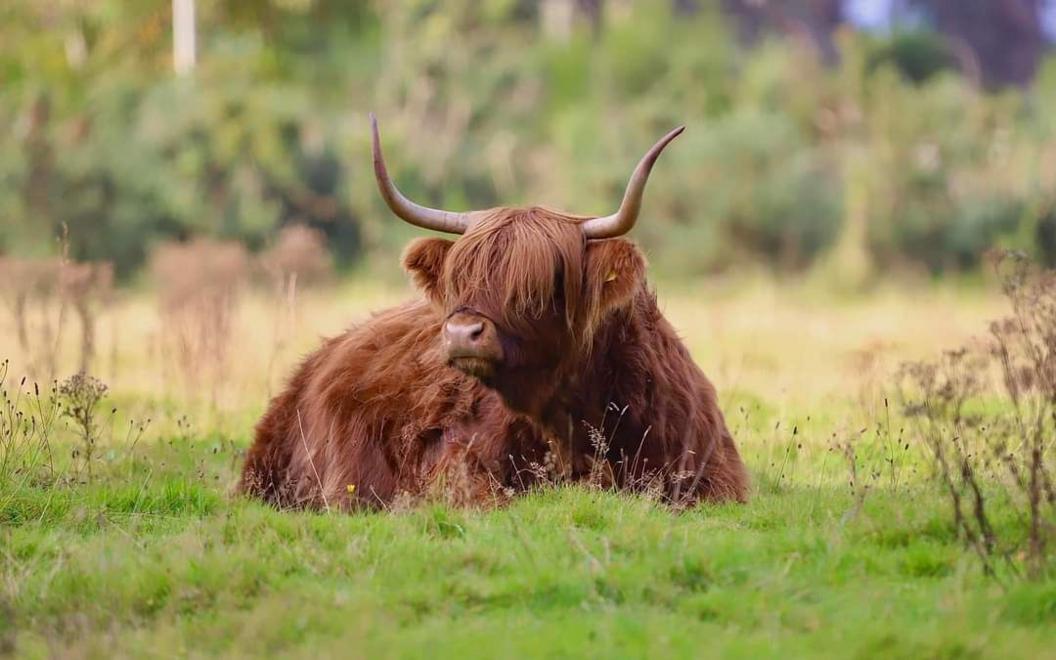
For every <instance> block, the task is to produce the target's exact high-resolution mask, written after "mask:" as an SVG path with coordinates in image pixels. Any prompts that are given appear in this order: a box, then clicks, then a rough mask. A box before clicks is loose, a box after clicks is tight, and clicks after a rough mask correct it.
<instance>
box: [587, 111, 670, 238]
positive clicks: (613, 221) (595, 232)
mask: <svg viewBox="0 0 1056 660" xmlns="http://www.w3.org/2000/svg"><path fill="white" fill-rule="evenodd" d="M684 130H686V127H685V126H679V127H678V128H676V129H675V130H673V131H671V132H670V133H668V134H667V135H665V136H664V137H662V138H660V141H659V142H657V143H656V144H654V145H653V148H652V149H650V150H649V151H647V152H646V154H645V156H643V157H642V159H641V160H640V161H638V167H635V168H634V173H633V174H631V179H630V181H628V182H627V190H626V191H625V192H624V193H623V202H621V203H620V209H619V210H618V211H616V212H615V213H613V214H612V215H607V216H604V217H602V218H591V219H590V220H586V221H584V222H583V223H582V224H581V225H580V227H582V229H583V233H584V234H586V236H587V238H615V237H616V236H622V235H624V234H626V233H627V232H629V231H630V230H631V228H632V227H634V223H635V222H637V221H638V212H639V211H640V210H641V209H642V196H643V195H644V193H645V182H646V181H648V180H649V172H651V171H652V169H653V164H654V163H656V159H657V158H658V157H659V156H660V152H661V151H663V150H664V147H666V146H667V145H668V143H670V142H671V140H674V139H675V138H676V137H678V136H679V135H681V133H682V131H684Z"/></svg>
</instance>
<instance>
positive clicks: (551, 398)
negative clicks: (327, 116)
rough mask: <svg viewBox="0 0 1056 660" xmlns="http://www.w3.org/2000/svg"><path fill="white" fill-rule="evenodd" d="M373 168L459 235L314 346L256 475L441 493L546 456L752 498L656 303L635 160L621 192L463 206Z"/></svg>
mask: <svg viewBox="0 0 1056 660" xmlns="http://www.w3.org/2000/svg"><path fill="white" fill-rule="evenodd" d="M371 121H372V125H373V126H372V127H373V148H374V170H375V175H376V177H377V182H378V186H379V189H380V191H381V195H382V197H383V198H384V199H385V201H386V203H387V204H388V206H389V208H390V209H391V210H392V211H393V213H394V214H395V215H397V216H398V217H400V218H402V219H403V220H405V221H407V222H409V223H410V224H412V225H416V226H418V227H422V228H425V229H432V230H437V231H441V232H446V233H450V234H457V235H459V236H460V237H459V238H458V239H456V240H453V241H452V240H444V239H440V238H420V239H417V240H415V241H414V242H412V243H411V244H410V245H409V246H408V248H407V250H406V252H405V253H404V256H403V265H404V267H405V269H406V270H407V271H408V272H409V273H410V276H411V278H412V279H413V280H414V282H415V284H416V285H417V287H418V288H419V289H420V290H421V292H422V294H423V299H421V300H416V301H414V302H409V303H406V304H404V305H402V306H399V307H396V308H394V309H390V310H388V311H385V312H382V313H380V314H377V315H375V316H373V317H372V318H370V319H369V320H368V321H366V322H364V323H362V324H360V325H358V326H355V327H353V328H351V329H349V330H348V331H346V332H345V333H344V334H342V335H340V336H338V337H335V338H333V339H330V340H328V341H327V342H326V343H325V344H324V345H323V347H322V348H320V349H319V350H318V351H317V352H315V353H314V354H313V355H311V356H310V357H308V358H307V359H306V360H305V361H304V363H303V364H302V365H301V366H300V368H299V369H298V370H297V372H296V374H295V375H294V376H293V378H292V379H291V380H290V382H289V384H288V385H287V387H286V389H285V391H284V392H282V393H281V394H280V395H279V396H277V397H275V398H274V399H273V400H272V402H271V404H270V407H269V409H268V411H267V412H266V413H265V415H264V417H263V418H262V419H261V421H260V422H259V424H258V425H257V427H256V439H255V442H254V443H253V446H252V447H251V448H250V450H249V454H248V457H247V459H246V463H245V467H244V469H243V474H242V480H241V483H240V488H241V490H242V492H245V493H248V494H251V495H254V496H257V497H260V498H263V499H264V500H266V501H269V502H272V503H274V504H276V505H279V506H308V507H313V508H321V507H326V508H331V507H334V508H339V509H346V508H354V507H357V506H386V505H388V504H390V503H391V502H392V501H393V500H394V499H395V498H397V497H399V496H401V495H404V494H407V495H410V496H412V497H413V496H423V495H428V494H430V493H432V494H437V495H440V496H443V497H446V498H447V499H449V500H453V501H456V502H459V503H465V504H479V503H490V502H496V501H499V500H501V499H502V498H504V497H506V496H507V495H509V494H510V493H514V492H518V491H522V490H525V489H527V488H530V487H531V486H532V484H534V483H537V482H538V480H539V479H540V478H545V477H546V476H547V475H546V473H547V472H548V471H549V472H556V473H558V474H560V475H562V476H564V477H566V478H569V479H572V480H575V479H585V478H587V477H588V476H589V477H590V478H592V479H595V480H596V479H599V478H600V479H602V480H603V481H604V483H605V484H607V485H610V486H612V487H617V488H624V489H634V490H641V489H651V490H653V491H654V492H657V493H659V494H660V495H661V496H662V497H663V498H665V499H666V500H668V501H671V502H673V503H677V504H692V503H694V502H696V501H698V500H701V499H705V500H713V501H715V500H738V501H744V500H745V499H746V498H747V494H748V479H747V475H746V472H745V469H744V466H743V464H742V462H741V458H740V455H739V454H738V451H737V448H736V446H735V445H734V441H733V438H732V436H731V435H730V432H729V431H728V429H727V427H726V424H725V422H724V420H723V416H722V413H721V412H720V410H719V407H718V405H717V402H716V395H715V389H714V387H713V386H712V385H711V383H710V382H709V381H708V379H707V378H706V377H705V376H704V374H703V373H702V372H701V370H700V369H699V368H698V367H697V365H696V364H694V362H693V360H692V358H691V357H690V355H689V352H688V351H687V349H686V347H685V345H684V344H683V343H682V342H681V340H680V339H679V338H678V335H677V334H676V333H675V331H674V329H673V328H672V327H671V325H670V324H669V323H668V322H667V320H666V319H665V318H664V316H663V315H662V314H661V312H660V310H659V308H658V306H657V301H656V296H655V294H654V293H653V292H652V291H651V290H650V288H649V287H648V286H647V284H646V279H645V269H646V263H645V259H644V258H643V256H642V254H641V253H640V252H639V250H638V248H637V247H635V245H634V244H633V243H631V242H630V241H628V240H626V239H624V238H621V236H623V235H624V234H626V233H627V232H628V231H629V230H630V229H631V228H632V227H633V226H634V224H635V222H636V221H637V219H638V215H639V210H640V207H641V203H642V196H643V192H644V189H645V184H646V180H647V179H648V176H649V173H650V171H651V170H652V167H653V164H654V163H655V161H656V159H657V157H658V156H659V155H660V152H661V151H662V150H663V149H664V147H666V146H667V144H668V143H669V142H671V140H673V139H674V138H675V137H676V136H678V135H679V133H681V132H682V128H679V129H676V130H674V131H672V132H670V133H668V134H667V135H666V136H664V138H663V139H661V140H660V141H659V142H658V143H657V144H656V145H654V146H653V147H652V149H650V150H649V152H648V153H646V155H645V156H644V157H643V158H642V160H641V162H639V164H638V166H637V168H636V169H635V171H634V173H633V175H632V176H631V179H630V181H629V183H628V185H627V189H626V192H625V194H624V198H623V201H622V203H621V205H620V208H619V210H618V211H617V212H616V213H614V214H613V215H610V216H605V217H584V216H577V215H570V214H567V213H561V212H558V211H554V210H551V209H547V208H542V207H530V208H495V209H490V210H485V211H474V212H468V213H454V212H449V211H443V210H438V209H431V208H426V207H423V206H420V205H418V204H416V203H414V202H412V201H410V200H409V199H407V198H406V197H404V196H403V195H402V194H401V193H400V192H399V190H397V188H396V187H395V184H394V183H393V182H392V181H391V179H390V178H389V175H388V172H387V170H386V167H385V161H384V159H383V156H382V151H381V144H380V138H379V135H378V129H377V122H376V121H375V120H374V118H373V116H372V117H371Z"/></svg>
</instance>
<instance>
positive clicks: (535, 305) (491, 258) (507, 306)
mask: <svg viewBox="0 0 1056 660" xmlns="http://www.w3.org/2000/svg"><path fill="white" fill-rule="evenodd" d="M555 220H556V221H557V222H555ZM582 220H583V218H581V217H579V216H570V215H565V214H562V213H559V212H557V211H551V210H549V209H546V208H542V207H531V208H526V209H507V208H500V209H494V210H493V211H492V212H491V213H490V214H489V215H486V216H484V217H482V218H481V219H480V220H478V221H477V224H476V225H474V227H473V231H472V232H470V233H468V234H467V235H465V236H464V237H463V238H462V239H461V240H459V241H457V242H456V243H455V244H454V246H453V247H452V248H451V255H450V256H451V258H449V259H448V260H447V266H446V267H445V271H444V286H445V287H447V289H448V292H449V293H452V294H454V295H452V296H450V297H451V298H452V299H469V300H475V301H479V303H480V304H481V305H482V306H486V307H487V309H481V310H478V311H480V312H484V313H488V314H491V315H494V316H496V317H498V318H496V319H495V320H496V321H498V322H500V323H502V324H504V325H506V326H507V327H510V328H518V327H521V326H523V325H524V324H525V323H526V322H527V323H530V322H531V320H532V319H538V318H540V317H541V316H542V315H543V314H545V313H546V312H547V311H548V310H549V309H550V306H551V305H553V304H554V301H555V300H557V299H558V296H556V295H555V294H557V293H560V294H561V297H560V299H562V300H563V301H564V305H565V310H564V311H565V317H566V321H567V323H568V326H569V328H570V329H573V328H575V327H577V321H578V320H579V319H580V318H581V316H582V315H583V314H584V313H585V312H586V310H585V309H584V307H585V304H584V300H583V291H582V289H583V275H582V274H583V242H584V241H585V240H586V239H585V238H584V237H583V232H582V231H581V230H580V228H579V226H578V225H579V223H580V222H581V221H582ZM453 264H457V269H458V270H457V272H455V269H454V267H453V266H452V265H453ZM558 287H562V289H563V290H561V291H560V292H559V291H558V290H557V288H558Z"/></svg>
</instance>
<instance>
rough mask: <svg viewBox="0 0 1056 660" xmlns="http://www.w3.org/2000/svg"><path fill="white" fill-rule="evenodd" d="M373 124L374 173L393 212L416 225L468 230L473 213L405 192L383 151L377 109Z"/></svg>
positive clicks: (457, 231) (447, 230) (438, 229)
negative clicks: (417, 201)
mask: <svg viewBox="0 0 1056 660" xmlns="http://www.w3.org/2000/svg"><path fill="white" fill-rule="evenodd" d="M370 128H371V131H373V134H374V177H375V178H376V179H377V180H378V190H379V191H381V196H382V198H383V199H384V200H385V203H386V204H388V205H389V208H390V209H392V212H393V213H395V214H396V215H397V216H399V217H400V218H403V219H404V220H406V221H407V222H409V223H411V224H412V225H414V226H416V227H421V228H423V229H433V230H435V231H442V232H447V233H448V234H464V233H465V232H466V228H467V227H469V220H470V217H469V214H467V213H452V212H451V211H443V210H441V209H431V208H429V207H427V206H422V205H420V204H415V203H414V202H412V201H411V200H409V199H407V198H406V197H404V196H403V193H401V192H400V191H399V190H398V189H397V188H396V184H394V183H393V182H392V179H390V178H389V172H388V170H387V169H386V168H385V157H384V156H382V154H381V138H380V137H379V135H378V119H377V117H375V116H374V113H373V112H372V113H370Z"/></svg>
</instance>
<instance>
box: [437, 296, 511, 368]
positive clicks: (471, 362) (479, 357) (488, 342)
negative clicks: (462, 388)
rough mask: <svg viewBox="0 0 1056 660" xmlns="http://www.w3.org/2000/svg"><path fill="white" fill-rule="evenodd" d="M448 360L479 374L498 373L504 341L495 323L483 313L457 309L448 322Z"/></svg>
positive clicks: (454, 364)
mask: <svg viewBox="0 0 1056 660" xmlns="http://www.w3.org/2000/svg"><path fill="white" fill-rule="evenodd" d="M444 350H445V351H446V353H447V363H448V364H449V365H451V366H452V367H454V368H456V369H458V370H459V371H462V372H465V373H467V374H469V375H470V376H475V377H477V378H487V377H489V376H491V375H493V374H494V373H495V369H496V368H497V367H498V365H499V364H500V363H501V362H502V358H503V353H502V344H501V343H500V342H499V333H498V331H497V330H496V329H495V324H494V323H492V322H491V321H490V320H488V319H486V318H484V317H483V316H478V315H476V314H469V313H466V312H457V313H455V314H452V315H451V317H449V318H448V319H447V322H446V323H444Z"/></svg>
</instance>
